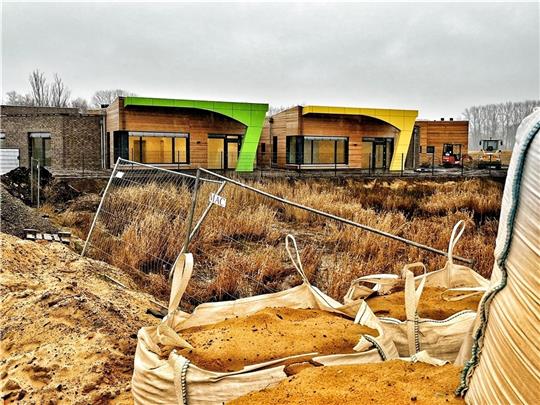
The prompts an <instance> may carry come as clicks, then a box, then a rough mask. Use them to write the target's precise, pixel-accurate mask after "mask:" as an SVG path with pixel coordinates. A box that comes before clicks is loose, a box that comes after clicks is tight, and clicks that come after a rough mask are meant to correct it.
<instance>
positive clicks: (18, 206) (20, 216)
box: [0, 184, 57, 237]
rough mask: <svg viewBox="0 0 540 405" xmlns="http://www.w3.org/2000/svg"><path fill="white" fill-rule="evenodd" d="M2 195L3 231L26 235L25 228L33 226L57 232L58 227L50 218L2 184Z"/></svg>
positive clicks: (0, 213) (0, 191)
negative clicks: (15, 195)
mask: <svg viewBox="0 0 540 405" xmlns="http://www.w3.org/2000/svg"><path fill="white" fill-rule="evenodd" d="M0 193H1V197H2V209H1V211H0V216H1V218H2V222H1V227H0V229H1V231H2V232H4V233H8V234H10V235H15V236H19V237H24V232H23V229H25V228H33V229H37V230H39V231H42V232H56V231H57V228H56V227H55V226H54V225H52V224H51V223H50V222H49V220H48V219H46V218H43V217H42V216H41V215H40V213H39V212H38V211H37V210H35V209H33V208H30V207H28V206H27V205H25V204H24V203H23V202H22V201H21V200H19V199H18V198H16V197H14V196H13V195H11V194H10V193H8V192H7V190H6V189H5V188H4V185H3V184H2V185H1V186H0Z"/></svg>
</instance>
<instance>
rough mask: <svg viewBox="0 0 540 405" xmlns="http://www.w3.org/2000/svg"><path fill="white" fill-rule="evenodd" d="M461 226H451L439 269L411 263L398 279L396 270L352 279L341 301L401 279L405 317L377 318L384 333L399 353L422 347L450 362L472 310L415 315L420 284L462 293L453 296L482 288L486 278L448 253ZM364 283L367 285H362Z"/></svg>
mask: <svg viewBox="0 0 540 405" xmlns="http://www.w3.org/2000/svg"><path fill="white" fill-rule="evenodd" d="M464 226H465V224H464V222H463V221H459V222H458V223H457V224H456V225H455V226H454V229H453V230H452V235H451V237H450V242H449V245H448V260H447V262H446V264H445V266H444V267H443V268H442V269H440V270H437V271H434V272H431V273H426V268H425V266H424V265H423V264H422V263H413V264H410V265H407V266H405V267H404V269H403V272H402V275H401V279H400V276H398V275H396V274H376V275H370V276H365V277H361V278H359V279H357V280H355V281H353V283H352V285H351V288H350V289H349V291H348V292H347V294H346V296H345V299H344V301H345V303H346V304H348V305H352V304H353V302H355V301H356V302H363V299H365V298H367V297H369V296H370V295H372V294H373V293H375V292H377V293H379V294H386V293H389V292H390V291H392V289H393V288H394V287H395V286H396V285H397V284H398V283H399V282H402V281H403V279H404V280H405V310H406V314H407V320H405V321H401V320H398V319H395V318H389V317H381V318H379V319H380V321H381V324H382V325H383V328H384V330H385V332H386V334H388V335H389V336H391V337H392V340H393V341H394V343H395V344H396V347H397V349H398V352H399V355H400V357H408V356H413V355H414V354H415V353H417V352H419V351H421V350H425V351H426V352H427V353H429V355H430V356H431V357H434V358H438V359H441V360H446V361H451V362H453V361H455V359H456V357H457V356H458V353H459V351H460V349H461V346H462V344H463V341H464V340H465V339H466V338H467V336H468V335H470V333H471V328H472V324H473V323H474V320H475V318H476V311H461V312H458V313H456V314H454V315H452V316H450V317H448V318H447V319H443V320H434V319H427V318H419V317H418V315H417V307H418V303H419V302H420V299H421V295H422V291H423V288H424V286H430V287H440V288H446V289H448V292H453V291H455V292H461V293H466V295H462V296H461V297H458V298H454V299H459V298H464V297H466V296H469V295H470V294H478V293H483V292H484V291H485V290H486V288H487V286H488V283H489V282H488V280H486V279H485V278H483V277H482V276H480V275H479V274H478V273H476V272H475V271H474V270H472V269H470V268H469V267H467V266H462V265H458V264H456V263H454V261H453V258H452V253H453V250H454V247H455V245H456V243H457V241H458V240H459V238H460V237H461V235H462V234H463V231H464ZM414 267H421V268H423V269H424V274H422V275H419V276H416V277H414V275H413V273H412V272H411V269H412V268H414ZM366 283H367V284H369V285H371V287H368V286H366V285H365V284H366ZM447 299H452V298H447Z"/></svg>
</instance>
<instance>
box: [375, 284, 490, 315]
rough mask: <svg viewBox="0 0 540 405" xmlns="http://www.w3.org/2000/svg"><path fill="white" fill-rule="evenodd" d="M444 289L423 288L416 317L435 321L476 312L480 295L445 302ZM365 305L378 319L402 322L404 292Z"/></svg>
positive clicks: (376, 298)
mask: <svg viewBox="0 0 540 405" xmlns="http://www.w3.org/2000/svg"><path fill="white" fill-rule="evenodd" d="M445 291H446V289H445V288H437V287H424V290H423V292H422V296H421V297H420V304H419V305H418V316H419V317H420V318H428V319H435V320H443V319H446V318H448V317H450V316H452V315H454V314H456V313H458V312H460V311H466V310H470V311H476V309H477V308H478V304H479V302H480V299H481V298H482V294H476V295H474V296H472V297H468V298H465V299H462V300H459V301H446V300H445V299H443V298H442V296H441V295H442V294H443V293H444V292H445ZM366 301H367V303H368V305H369V307H370V308H371V310H372V311H373V312H374V313H375V315H377V316H378V317H386V318H395V319H399V320H400V321H404V320H405V319H406V318H407V316H406V315H405V292H404V291H396V292H393V293H391V294H387V295H379V296H374V297H371V298H368V299H367V300H366Z"/></svg>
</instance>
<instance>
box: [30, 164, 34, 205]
mask: <svg viewBox="0 0 540 405" xmlns="http://www.w3.org/2000/svg"><path fill="white" fill-rule="evenodd" d="M30 202H31V203H32V204H34V158H33V157H30Z"/></svg>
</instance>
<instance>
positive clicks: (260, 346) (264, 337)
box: [181, 308, 378, 372]
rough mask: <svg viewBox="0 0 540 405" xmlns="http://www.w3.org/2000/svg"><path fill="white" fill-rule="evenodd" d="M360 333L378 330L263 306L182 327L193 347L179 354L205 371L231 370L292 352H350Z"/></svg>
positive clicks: (341, 319)
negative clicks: (196, 325) (235, 315)
mask: <svg viewBox="0 0 540 405" xmlns="http://www.w3.org/2000/svg"><path fill="white" fill-rule="evenodd" d="M364 334H369V335H371V336H377V335H378V332H377V331H376V330H374V329H371V328H368V327H366V326H361V325H357V324H354V323H353V321H352V320H351V319H348V318H345V317H342V316H340V315H338V314H333V313H331V312H328V311H322V310H315V309H292V308H266V309H263V310H261V311H259V312H257V313H255V314H253V315H249V316H243V317H238V318H232V319H227V320H224V321H222V322H219V323H215V324H212V325H206V326H201V327H194V328H189V329H186V330H185V331H182V337H183V338H184V339H186V340H187V341H188V342H189V343H191V345H192V346H193V347H194V348H193V349H183V350H182V351H181V354H182V355H184V356H185V357H187V358H188V359H190V360H191V361H192V362H193V363H195V364H196V365H198V366H199V367H201V368H204V369H206V370H212V371H221V372H227V371H237V370H241V369H242V368H244V366H247V365H252V364H257V363H263V362H265V361H270V360H275V359H280V358H284V357H288V356H293V355H300V354H308V353H318V354H338V353H353V347H354V346H355V345H356V344H357V343H358V341H359V340H360V337H361V336H362V335H364Z"/></svg>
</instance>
